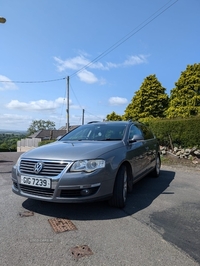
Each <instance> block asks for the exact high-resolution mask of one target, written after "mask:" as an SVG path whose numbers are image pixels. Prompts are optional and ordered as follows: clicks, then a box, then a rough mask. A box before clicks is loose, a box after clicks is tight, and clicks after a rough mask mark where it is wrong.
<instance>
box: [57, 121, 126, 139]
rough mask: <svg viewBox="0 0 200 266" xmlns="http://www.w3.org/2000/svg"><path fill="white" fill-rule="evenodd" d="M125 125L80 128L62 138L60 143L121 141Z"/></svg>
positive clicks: (90, 125) (91, 125) (99, 125)
mask: <svg viewBox="0 0 200 266" xmlns="http://www.w3.org/2000/svg"><path fill="white" fill-rule="evenodd" d="M125 128H126V125H125V124H121V125H119V124H113V125H111V124H98V125H97V124H88V125H83V126H80V127H78V128H76V129H74V130H73V131H71V132H69V133H68V134H66V135H65V136H64V137H62V138H61V139H60V140H61V141H72V140H73V141H81V140H94V141H109V140H111V141H114V140H122V139H123V136H124V132H125Z"/></svg>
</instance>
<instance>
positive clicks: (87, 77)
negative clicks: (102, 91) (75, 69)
mask: <svg viewBox="0 0 200 266" xmlns="http://www.w3.org/2000/svg"><path fill="white" fill-rule="evenodd" d="M77 75H78V77H79V78H80V80H81V81H84V82H86V83H90V84H92V83H96V82H98V79H97V77H96V76H95V75H94V74H93V73H92V72H90V71H88V70H86V69H84V70H83V71H81V72H79V73H78V74H77Z"/></svg>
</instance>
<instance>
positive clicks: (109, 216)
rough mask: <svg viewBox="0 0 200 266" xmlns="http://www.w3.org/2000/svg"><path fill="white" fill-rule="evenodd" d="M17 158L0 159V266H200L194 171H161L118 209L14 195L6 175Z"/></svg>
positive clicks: (199, 184) (198, 186)
mask: <svg viewBox="0 0 200 266" xmlns="http://www.w3.org/2000/svg"><path fill="white" fill-rule="evenodd" d="M19 155H20V154H19V153H0V187H1V193H0V202H1V205H0V230H1V234H0V241H1V245H0V261H1V263H0V264H1V266H4V265H9V266H10V265H20V266H23V265H24V266H28V265H37V266H39V265H41V266H46V265H48V266H51V265H52V266H61V265H93V266H94V265H106V266H109V265H112V266H113V265H114V266H118V265H134V266H137V265H138V266H139V265H140V266H141V265H142V266H145V265H147V266H149V265H152V266H155V265H165V266H168V265H170V266H171V265H178V266H179V265H181V266H188V265H190V266H192V265H199V264H200V253H199V247H200V179H199V178H200V175H199V174H200V171H198V170H194V169H192V170H191V169H186V168H176V169H174V168H173V167H165V166H163V167H162V171H161V176H160V178H158V179H152V178H148V177H147V178H144V179H143V180H141V181H140V182H138V183H137V184H136V185H135V186H134V189H133V193H131V194H130V195H129V197H128V202H127V205H126V207H125V208H124V209H122V210H119V209H114V208H111V207H109V206H108V204H107V203H106V202H98V203H90V204H56V203H48V202H40V201H34V200H29V199H26V198H22V197H19V196H17V195H15V194H14V193H12V191H11V184H12V182H11V178H10V176H11V167H12V165H13V164H14V162H15V161H16V160H17V158H18V156H19ZM51 221H53V222H55V221H56V223H57V224H56V226H55V223H54V226H52V223H51ZM65 222H67V225H68V227H67V229H66V228H65ZM59 223H60V224H59ZM58 224H59V225H58ZM73 226H74V227H73ZM55 229H58V231H57V232H56V231H55ZM62 229H63V231H62ZM65 229H66V231H64V230H65Z"/></svg>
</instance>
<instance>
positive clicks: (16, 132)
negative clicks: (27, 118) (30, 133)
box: [0, 129, 27, 135]
mask: <svg viewBox="0 0 200 266" xmlns="http://www.w3.org/2000/svg"><path fill="white" fill-rule="evenodd" d="M0 134H14V135H19V134H27V131H25V130H10V129H0Z"/></svg>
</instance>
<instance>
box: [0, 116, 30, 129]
mask: <svg viewBox="0 0 200 266" xmlns="http://www.w3.org/2000/svg"><path fill="white" fill-rule="evenodd" d="M31 121H32V117H31V116H28V115H16V114H0V128H1V129H22V130H26V129H27V128H28V125H29V124H30V123H31Z"/></svg>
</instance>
